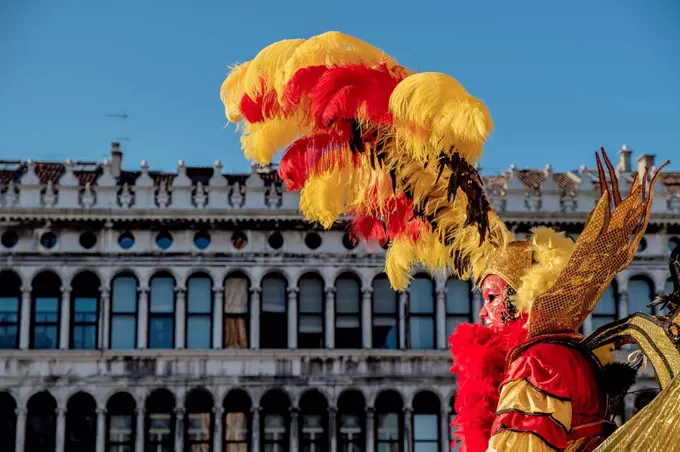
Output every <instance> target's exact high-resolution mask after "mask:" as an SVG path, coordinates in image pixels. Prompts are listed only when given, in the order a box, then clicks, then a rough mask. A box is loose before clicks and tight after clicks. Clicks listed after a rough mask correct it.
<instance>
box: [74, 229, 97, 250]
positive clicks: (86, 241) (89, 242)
mask: <svg viewBox="0 0 680 452" xmlns="http://www.w3.org/2000/svg"><path fill="white" fill-rule="evenodd" d="M78 242H79V243H80V246H82V247H83V248H84V249H86V250H89V249H92V248H94V246H95V245H96V244H97V236H96V235H95V234H94V233H93V232H90V231H87V232H83V233H82V234H80V238H79V239H78Z"/></svg>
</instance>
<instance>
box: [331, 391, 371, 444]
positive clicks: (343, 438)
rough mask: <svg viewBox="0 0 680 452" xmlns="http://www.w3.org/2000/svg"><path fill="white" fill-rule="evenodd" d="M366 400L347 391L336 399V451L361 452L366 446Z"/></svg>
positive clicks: (355, 392) (353, 392) (354, 392)
mask: <svg viewBox="0 0 680 452" xmlns="http://www.w3.org/2000/svg"><path fill="white" fill-rule="evenodd" d="M365 410H366V400H365V399H364V396H363V394H361V393H360V392H359V391H354V390H347V391H344V392H343V393H342V394H340V397H339V398H338V418H337V423H338V430H337V431H338V439H337V440H338V451H361V450H364V448H365V444H366V416H365Z"/></svg>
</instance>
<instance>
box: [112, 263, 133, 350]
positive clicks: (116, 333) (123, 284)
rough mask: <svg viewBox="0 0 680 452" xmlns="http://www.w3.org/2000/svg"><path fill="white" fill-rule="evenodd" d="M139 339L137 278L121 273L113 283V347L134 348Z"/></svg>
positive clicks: (119, 348) (116, 348)
mask: <svg viewBox="0 0 680 452" xmlns="http://www.w3.org/2000/svg"><path fill="white" fill-rule="evenodd" d="M136 341H137V278H135V277H134V276H132V275H129V274H121V275H118V276H116V277H115V278H114V279H113V282H112V284H111V348H112V349H114V350H121V349H133V348H135V347H136V345H137V344H136Z"/></svg>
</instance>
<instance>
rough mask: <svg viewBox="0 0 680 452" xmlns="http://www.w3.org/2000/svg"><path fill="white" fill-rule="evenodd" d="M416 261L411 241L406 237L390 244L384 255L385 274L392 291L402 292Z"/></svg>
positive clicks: (409, 279)
mask: <svg viewBox="0 0 680 452" xmlns="http://www.w3.org/2000/svg"><path fill="white" fill-rule="evenodd" d="M417 261H418V257H417V255H416V248H415V246H414V244H413V241H412V240H411V239H410V238H409V237H408V236H406V235H403V236H400V237H398V238H396V239H395V240H393V241H392V242H390V245H389V247H388V248H387V254H386V255H385V273H386V274H387V277H388V278H389V280H390V284H391V285H392V288H393V289H394V290H404V289H406V288H407V287H408V285H409V283H410V282H411V270H412V269H413V265H414V264H415V263H416V262H417Z"/></svg>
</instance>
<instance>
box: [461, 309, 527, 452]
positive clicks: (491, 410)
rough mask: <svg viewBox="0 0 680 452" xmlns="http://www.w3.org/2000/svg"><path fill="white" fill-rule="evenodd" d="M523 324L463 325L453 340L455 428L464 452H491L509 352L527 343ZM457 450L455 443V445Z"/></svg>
mask: <svg viewBox="0 0 680 452" xmlns="http://www.w3.org/2000/svg"><path fill="white" fill-rule="evenodd" d="M524 325H525V323H524V322H522V321H516V322H513V323H511V324H509V325H507V326H505V327H504V328H502V329H492V328H486V327H484V326H482V325H479V324H474V325H473V324H469V323H466V324H463V325H459V326H458V327H457V328H456V330H455V331H454V333H453V334H452V335H451V337H450V338H449V346H450V347H451V354H452V356H453V366H452V367H451V372H452V373H454V374H456V377H457V382H458V391H457V393H456V400H455V406H454V408H455V413H456V417H455V418H454V421H453V423H452V424H451V427H453V428H454V429H455V435H456V439H455V441H459V442H460V443H462V446H463V447H462V448H461V449H460V450H461V451H462V452H484V451H486V450H487V447H488V444H489V438H490V437H491V428H492V425H493V421H494V417H495V413H496V407H497V406H498V398H499V395H500V384H501V382H502V381H503V374H504V372H505V360H506V356H507V354H508V352H509V351H510V350H512V349H513V348H514V347H515V346H517V345H519V344H521V343H522V342H524V341H525V340H526V337H527V330H526V328H524ZM452 447H453V444H452Z"/></svg>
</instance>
